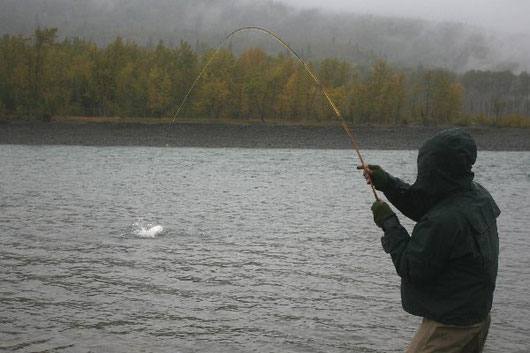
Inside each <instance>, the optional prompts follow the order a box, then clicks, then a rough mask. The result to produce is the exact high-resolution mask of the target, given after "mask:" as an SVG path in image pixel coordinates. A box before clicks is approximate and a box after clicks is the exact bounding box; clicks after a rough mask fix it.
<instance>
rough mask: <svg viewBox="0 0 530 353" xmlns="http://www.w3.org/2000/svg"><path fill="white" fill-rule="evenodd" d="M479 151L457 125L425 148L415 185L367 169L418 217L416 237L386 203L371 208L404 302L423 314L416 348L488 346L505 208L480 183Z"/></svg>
mask: <svg viewBox="0 0 530 353" xmlns="http://www.w3.org/2000/svg"><path fill="white" fill-rule="evenodd" d="M476 157H477V147H476V145H475V142H474V141H473V139H472V138H471V136H470V135H468V134H467V133H465V132H464V131H462V130H459V129H451V130H446V131H443V132H441V133H439V134H437V135H436V136H434V137H433V138H431V139H429V140H427V141H426V142H425V143H424V144H423V146H422V147H421V148H420V151H419V154H418V176H417V179H416V182H415V183H414V184H413V185H409V184H407V183H405V182H403V181H402V180H400V179H398V178H395V177H393V176H391V175H389V174H388V173H386V172H385V171H384V170H383V169H381V168H380V167H378V166H368V167H367V168H366V167H363V169H365V176H366V177H367V181H369V182H372V183H373V184H374V186H375V187H376V188H377V189H378V190H381V191H383V192H384V194H385V196H386V197H387V198H388V200H389V201H390V202H391V203H392V204H393V205H394V206H395V207H396V208H397V209H398V210H399V211H401V212H402V213H403V214H404V215H405V216H407V217H409V218H410V219H412V220H414V221H416V222H417V223H416V226H415V227H414V230H413V232H412V235H411V236H409V234H408V232H407V231H406V230H405V228H403V227H402V226H401V225H400V223H399V220H398V219H397V217H396V215H395V214H394V212H393V211H392V210H391V209H390V207H389V206H388V205H387V204H386V203H384V202H382V201H376V202H375V203H374V205H373V206H372V211H373V213H374V220H375V222H376V224H377V225H378V226H379V227H381V228H382V229H383V231H384V236H383V237H382V238H381V241H382V245H383V249H384V250H385V251H386V252H387V253H389V254H390V256H391V257H392V262H393V263H394V266H395V268H396V271H397V274H398V275H399V276H400V277H401V299H402V305H403V308H404V309H405V311H407V312H409V313H410V314H413V315H417V316H421V317H423V318H424V320H423V323H422V326H421V327H420V330H419V331H418V333H417V334H416V337H415V338H414V340H413V343H412V344H411V346H410V347H409V352H431V351H432V352H438V351H444V352H481V351H482V348H483V345H484V341H485V339H486V336H487V332H488V327H489V312H490V310H491V306H492V301H493V291H494V289H495V279H496V277H497V263H498V254H499V239H498V235H497V225H496V218H497V217H498V216H499V214H500V211H499V209H498V207H497V205H496V204H495V202H494V201H493V198H492V197H491V195H490V194H489V192H488V191H487V190H486V189H484V188H483V187H482V186H481V185H479V184H478V183H476V182H473V177H474V174H473V172H472V171H471V169H472V166H473V164H474V163H475V160H476ZM367 175H370V177H371V178H368V176H367ZM433 325H434V326H433ZM433 327H435V328H433ZM451 330H452V331H451ZM464 333H465V334H464ZM429 347H430V348H429ZM444 349H445V350H444Z"/></svg>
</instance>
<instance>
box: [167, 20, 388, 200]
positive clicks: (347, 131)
mask: <svg viewBox="0 0 530 353" xmlns="http://www.w3.org/2000/svg"><path fill="white" fill-rule="evenodd" d="M241 31H257V32H262V33H265V34H268V35H269V36H271V37H273V38H274V39H276V41H277V42H278V43H280V44H281V45H282V46H284V47H285V48H287V50H289V52H290V53H291V54H293V55H294V57H295V58H296V59H297V60H298V61H299V62H300V63H301V64H302V66H303V67H304V69H305V70H306V71H307V73H308V74H309V75H310V76H311V78H312V79H313V81H315V83H316V84H317V86H318V88H319V90H320V91H321V92H322V94H323V95H324V96H325V97H326V99H327V101H328V102H329V104H330V105H331V108H332V109H333V111H334V112H335V115H336V116H337V118H338V119H339V121H340V123H341V124H342V127H343V128H344V130H345V131H346V133H347V134H348V137H349V138H350V141H351V143H352V145H353V148H354V149H355V152H357V156H358V157H359V161H360V162H361V166H362V168H363V169H364V170H367V169H368V166H367V165H366V164H365V162H364V158H363V156H362V154H361V151H360V150H359V146H358V145H357V142H356V141H355V138H354V137H353V134H352V133H351V131H350V128H349V127H348V124H346V121H345V120H344V118H343V117H342V114H341V112H340V110H339V108H338V107H337V105H336V104H335V102H334V101H333V100H332V99H331V97H330V95H329V94H328V92H327V91H326V89H325V88H324V85H322V83H321V82H320V80H319V79H318V78H317V76H316V75H315V74H314V73H313V71H312V70H311V68H310V67H309V65H308V64H307V63H306V62H305V61H304V60H303V59H302V58H301V57H300V55H298V53H296V52H295V51H294V50H293V49H292V48H291V47H290V46H289V45H288V44H287V43H286V42H284V41H283V40H282V39H281V38H280V37H279V36H278V35H276V34H275V33H273V32H271V31H269V30H267V29H264V28H261V27H255V26H249V27H241V28H238V29H236V30H234V31H232V32H231V33H229V34H228V35H227V36H226V37H225V38H224V39H223V41H222V42H221V44H219V46H218V47H217V49H216V50H215V52H214V53H213V55H212V56H210V58H209V59H208V61H207V63H206V65H204V67H203V68H202V70H201V72H200V73H199V75H198V76H197V77H196V78H195V81H193V83H192V85H191V87H190V88H189V90H188V91H187V92H186V95H185V96H184V99H183V100H182V102H181V103H180V105H179V107H178V109H177V111H176V113H175V115H174V116H173V120H172V122H175V119H176V118H177V117H178V115H179V113H180V111H181V110H182V107H183V106H184V104H185V103H186V101H187V100H188V97H189V95H190V93H191V91H193V89H194V88H195V86H196V85H197V82H199V80H200V79H201V77H202V75H203V74H204V73H205V72H206V70H207V69H208V67H209V66H210V64H211V62H212V61H213V59H214V58H215V56H216V55H217V53H218V52H219V51H220V50H221V48H222V47H223V46H224V44H225V43H226V41H227V40H228V39H229V38H230V37H232V36H233V35H234V34H236V33H238V32H241ZM368 178H370V175H369V174H368ZM369 184H370V186H371V188H372V192H373V194H374V197H375V199H376V200H377V201H380V200H381V199H380V198H379V196H378V195H377V191H376V190H375V186H374V184H373V183H372V182H371V180H370V183H369Z"/></svg>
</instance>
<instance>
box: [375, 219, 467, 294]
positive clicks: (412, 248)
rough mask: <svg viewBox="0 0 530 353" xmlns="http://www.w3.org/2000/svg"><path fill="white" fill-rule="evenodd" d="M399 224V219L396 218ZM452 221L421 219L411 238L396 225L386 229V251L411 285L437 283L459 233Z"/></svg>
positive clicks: (384, 243)
mask: <svg viewBox="0 0 530 353" xmlns="http://www.w3.org/2000/svg"><path fill="white" fill-rule="evenodd" d="M396 220H397V218H396ZM455 228H456V226H455V224H454V222H451V220H447V222H444V221H434V220H431V219H428V218H424V219H422V220H421V221H420V222H418V224H416V226H415V227H414V230H413V232H412V236H409V234H408V232H407V230H406V229H405V228H403V226H401V225H400V224H399V222H397V225H394V226H390V227H385V226H383V230H384V231H385V234H384V236H383V237H382V238H381V242H382V245H383V249H384V250H385V251H386V252H387V253H388V254H390V256H391V257H392V262H393V263H394V266H395V268H396V272H397V273H398V275H399V276H400V277H401V278H402V279H403V280H404V281H406V282H408V283H426V282H430V281H432V280H434V279H435V278H436V277H437V276H438V275H439V274H440V272H441V271H442V269H443V268H444V266H445V264H446V263H447V261H448V259H449V255H450V251H451V248H452V243H453V241H454V239H455V234H456V232H457V230H456V229H455Z"/></svg>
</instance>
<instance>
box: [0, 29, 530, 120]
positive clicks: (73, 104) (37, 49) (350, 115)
mask: <svg viewBox="0 0 530 353" xmlns="http://www.w3.org/2000/svg"><path fill="white" fill-rule="evenodd" d="M213 53H214V51H213V50H211V49H210V50H206V51H205V52H204V53H201V54H199V53H198V52H196V51H195V50H193V49H192V47H191V46H190V45H189V44H187V43H186V42H181V43H180V45H179V46H177V47H169V46H166V45H164V43H163V42H160V43H159V44H158V45H156V46H153V47H141V46H139V45H137V44H135V43H134V42H126V41H124V40H123V39H122V38H120V37H117V38H116V39H115V40H114V41H113V42H112V43H111V44H109V45H108V46H106V47H104V48H102V47H98V46H97V45H95V44H94V43H93V42H91V41H86V40H83V39H79V38H74V39H68V38H67V39H64V40H62V41H58V40H57V29H56V28H45V29H37V30H36V31H35V32H34V34H33V35H30V36H23V35H16V36H11V35H4V36H3V37H2V38H1V39H0V115H3V116H10V117H14V118H16V117H27V116H42V115H43V114H45V115H58V116H103V117H105V116H106V117H110V116H127V117H161V118H162V117H171V116H173V115H174V113H175V111H176V109H177V107H178V105H179V104H180V102H181V101H182V99H183V97H184V95H185V94H186V92H187V90H188V89H189V87H190V86H191V84H192V83H193V81H194V80H195V78H196V77H197V75H198V74H199V72H200V70H201V69H202V67H204V65H205V63H206V62H207V61H208V60H209V58H210V57H211V55H213ZM310 65H311V67H312V68H313V70H314V71H316V73H317V76H318V77H319V78H320V80H321V81H322V83H323V86H324V87H325V88H326V90H327V91H328V93H329V94H330V96H331V97H332V99H333V100H334V101H335V103H336V104H337V106H338V108H339V110H340V111H341V112H342V114H343V116H344V118H345V120H347V121H348V122H351V123H354V124H382V125H400V124H410V123H417V124H422V125H436V124H443V125H454V124H464V125H467V124H472V123H479V124H497V125H514V126H528V118H527V117H528V116H530V80H529V75H528V73H526V72H523V73H521V74H519V75H516V74H514V73H512V72H510V71H503V72H491V71H468V72H466V73H464V74H456V73H454V72H450V71H447V70H442V69H426V68H423V67H416V68H415V69H407V70H396V69H394V68H392V67H391V66H390V65H389V64H388V63H387V62H386V61H384V60H379V61H376V62H374V63H373V64H372V65H370V66H367V67H364V66H358V65H356V64H355V63H354V62H352V61H346V60H338V59H336V58H328V59H324V60H321V61H319V62H311V63H310ZM181 118H184V119H189V120H193V119H207V120H241V121H245V120H248V121H261V122H266V121H275V122H276V121H290V122H326V121H330V120H334V119H335V117H334V113H333V111H332V110H331V108H330V106H329V104H328V102H327V101H326V100H325V98H324V97H323V95H322V94H321V92H320V89H319V87H318V86H317V85H315V83H314V81H313V80H312V79H311V77H310V76H309V75H308V74H307V73H306V71H305V69H304V67H303V66H302V65H300V64H299V63H298V62H297V61H296V59H295V58H294V57H292V56H290V55H288V54H287V53H281V54H279V55H269V54H267V53H266V52H265V51H264V50H262V49H260V48H249V49H247V50H245V51H244V52H242V53H241V54H240V55H238V56H236V55H234V54H233V53H232V52H231V50H230V48H224V49H221V51H220V52H219V53H218V55H217V57H216V58H215V59H214V60H213V61H212V64H211V66H210V67H209V69H208V70H207V71H206V72H205V73H204V75H203V77H202V78H201V80H200V81H199V82H198V84H197V86H196V88H195V90H194V91H193V92H192V94H191V96H190V97H189V101H188V104H186V105H185V106H184V108H183V110H182V112H181Z"/></svg>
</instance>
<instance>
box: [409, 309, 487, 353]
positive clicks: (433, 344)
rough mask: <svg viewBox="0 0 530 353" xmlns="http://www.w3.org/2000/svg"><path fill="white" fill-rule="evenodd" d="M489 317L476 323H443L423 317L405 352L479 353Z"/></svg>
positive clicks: (485, 334)
mask: <svg viewBox="0 0 530 353" xmlns="http://www.w3.org/2000/svg"><path fill="white" fill-rule="evenodd" d="M490 322H491V317H490V315H488V317H487V318H486V319H485V320H484V321H482V322H481V323H478V324H476V325H471V326H453V325H444V324H441V323H439V322H436V321H434V320H429V319H425V318H424V319H423V321H422V323H421V326H420V328H419V329H418V332H417V333H416V335H415V336H414V338H413V339H412V342H411V343H410V346H409V349H408V350H407V353H481V352H482V349H483V348H484V343H485V342H486V337H487V336H488V329H489V327H490Z"/></svg>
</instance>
